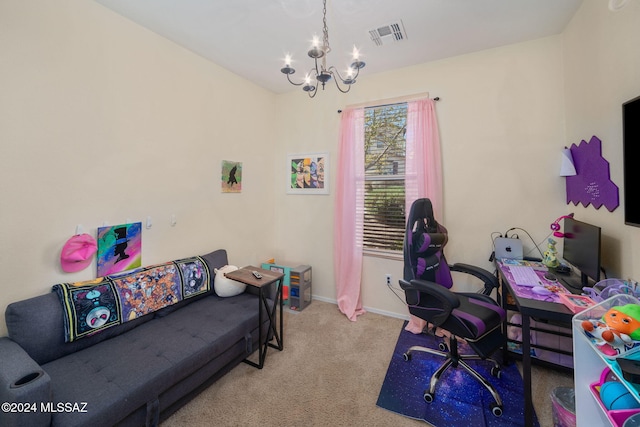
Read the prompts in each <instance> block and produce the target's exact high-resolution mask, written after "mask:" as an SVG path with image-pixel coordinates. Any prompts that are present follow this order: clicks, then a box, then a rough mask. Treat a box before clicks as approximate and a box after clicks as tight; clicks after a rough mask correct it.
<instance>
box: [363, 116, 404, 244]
mask: <svg viewBox="0 0 640 427" xmlns="http://www.w3.org/2000/svg"><path fill="white" fill-rule="evenodd" d="M406 123H407V104H406V103H401V104H391V105H385V106H379V107H370V108H365V148H364V150H365V200H364V236H363V244H364V249H365V250H367V249H372V250H378V251H379V250H381V251H402V242H403V239H404V229H405V212H404V210H405V190H404V187H405V185H404V178H405V150H406V144H405V133H406Z"/></svg>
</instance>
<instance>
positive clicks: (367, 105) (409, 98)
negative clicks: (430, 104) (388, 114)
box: [338, 92, 440, 113]
mask: <svg viewBox="0 0 640 427" xmlns="http://www.w3.org/2000/svg"><path fill="white" fill-rule="evenodd" d="M428 97H429V92H424V93H419V94H416V95H407V96H400V97H397V98H388V99H383V100H379V101H373V102H363V103H361V104H352V105H347V106H346V108H376V107H386V106H387V105H393V104H400V103H402V102H409V101H415V100H418V99H422V98H428ZM433 100H434V101H440V97H439V96H436V97H435V98H433ZM374 102H375V104H374ZM338 113H342V110H338Z"/></svg>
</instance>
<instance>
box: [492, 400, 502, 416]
mask: <svg viewBox="0 0 640 427" xmlns="http://www.w3.org/2000/svg"><path fill="white" fill-rule="evenodd" d="M491 413H492V414H493V415H494V416H496V417H499V416H501V415H502V406H500V405H498V404H497V403H495V402H494V403H492V404H491Z"/></svg>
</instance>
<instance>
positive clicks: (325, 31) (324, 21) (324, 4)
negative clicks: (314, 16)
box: [322, 0, 331, 54]
mask: <svg viewBox="0 0 640 427" xmlns="http://www.w3.org/2000/svg"><path fill="white" fill-rule="evenodd" d="M322 24H323V28H322V33H323V34H322V44H323V47H324V53H325V54H327V53H329V52H331V47H329V28H328V27H327V0H323V2H322Z"/></svg>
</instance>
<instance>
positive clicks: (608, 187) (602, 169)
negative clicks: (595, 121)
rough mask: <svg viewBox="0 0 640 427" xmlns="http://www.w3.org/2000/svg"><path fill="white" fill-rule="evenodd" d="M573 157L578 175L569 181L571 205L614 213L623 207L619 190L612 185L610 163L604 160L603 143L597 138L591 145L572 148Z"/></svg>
mask: <svg viewBox="0 0 640 427" xmlns="http://www.w3.org/2000/svg"><path fill="white" fill-rule="evenodd" d="M571 156H572V157H573V164H574V165H575V167H576V175H575V176H568V177H567V178H566V179H567V204H569V202H573V204H574V205H578V203H582V204H583V205H584V207H585V208H586V207H587V206H589V204H592V205H593V207H594V208H596V209H600V206H602V205H604V206H605V207H606V208H607V209H608V210H609V211H610V212H613V211H614V210H615V209H616V208H617V207H618V205H619V204H620V201H619V198H618V186H617V185H615V184H614V183H613V182H612V181H611V177H610V174H609V162H608V161H606V160H605V159H604V157H602V142H601V141H600V139H598V137H596V136H595V135H594V136H592V137H591V140H590V141H589V142H588V143H587V142H586V141H585V140H582V141H581V142H580V145H576V144H572V145H571Z"/></svg>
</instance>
